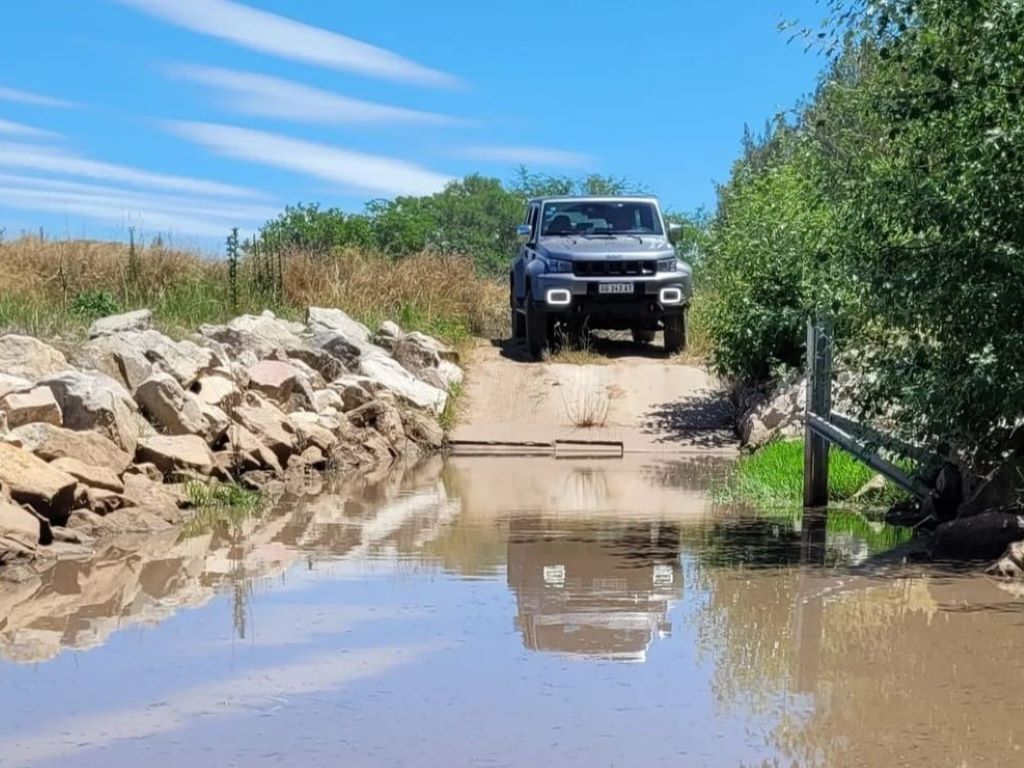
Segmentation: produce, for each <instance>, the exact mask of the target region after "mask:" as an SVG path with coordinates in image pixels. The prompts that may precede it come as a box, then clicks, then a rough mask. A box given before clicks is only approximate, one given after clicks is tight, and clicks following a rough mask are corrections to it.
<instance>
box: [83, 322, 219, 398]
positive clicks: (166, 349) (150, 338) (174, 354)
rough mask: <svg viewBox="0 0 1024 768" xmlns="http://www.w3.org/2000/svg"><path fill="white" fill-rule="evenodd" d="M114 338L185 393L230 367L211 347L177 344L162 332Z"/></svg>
mask: <svg viewBox="0 0 1024 768" xmlns="http://www.w3.org/2000/svg"><path fill="white" fill-rule="evenodd" d="M113 338H117V339H119V340H120V341H121V342H123V343H124V344H128V345H130V346H131V347H132V348H134V349H135V350H136V351H138V352H141V353H142V355H143V356H144V357H145V358H146V360H148V361H149V362H150V363H151V364H152V365H154V366H156V367H157V368H159V369H160V370H161V371H163V372H164V373H167V374H170V375H171V376H173V377H174V378H175V379H177V381H178V383H179V384H181V386H182V388H184V389H188V388H189V387H191V386H192V384H193V383H194V382H195V380H196V379H198V378H199V376H200V375H202V374H203V373H206V372H207V371H209V370H212V369H214V368H217V367H220V366H223V365H226V364H227V361H226V360H221V359H220V357H218V355H217V354H216V353H215V352H214V351H213V350H212V349H209V348H208V347H201V346H199V345H198V344H196V343H195V342H193V341H188V340H184V341H174V340H173V339H170V338H168V337H167V336H164V335H163V334H162V333H160V332H158V331H153V330H149V331H129V332H125V333H122V334H119V335H118V336H116V337H113ZM92 343H95V342H90V344H92Z"/></svg>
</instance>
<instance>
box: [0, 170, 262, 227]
mask: <svg viewBox="0 0 1024 768" xmlns="http://www.w3.org/2000/svg"><path fill="white" fill-rule="evenodd" d="M0 206H2V207H6V208H12V209H16V210H23V211H37V212H46V213H57V214H67V215H74V216H81V217H82V218H85V219H89V220H92V221H97V222H100V223H103V224H112V225H115V226H124V225H130V224H134V225H137V226H139V227H140V228H141V229H144V230H149V231H167V232H174V233H177V234H188V235H198V236H202V237H218V238H219V237H223V236H225V235H226V234H227V232H228V231H229V230H230V229H231V227H235V226H237V227H240V228H243V229H248V228H250V227H254V226H255V225H259V224H261V223H262V222H264V221H266V220H267V219H269V218H272V217H273V216H275V215H277V213H278V211H277V210H276V209H274V208H270V207H265V206H254V205H245V204H235V203H231V202H225V201H223V200H216V199H209V198H200V197H183V196H178V195H161V194H150V193H140V192H136V191H133V190H125V189H119V188H116V187H109V186H102V185H93V184H82V183H80V182H74V181H67V180H63V179H46V178H39V177H33V176H20V175H13V174H0Z"/></svg>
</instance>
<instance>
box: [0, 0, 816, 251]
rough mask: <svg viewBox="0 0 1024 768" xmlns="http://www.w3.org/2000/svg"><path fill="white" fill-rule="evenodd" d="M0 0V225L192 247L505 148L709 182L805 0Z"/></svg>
mask: <svg viewBox="0 0 1024 768" xmlns="http://www.w3.org/2000/svg"><path fill="white" fill-rule="evenodd" d="M10 6H11V7H9V8H7V9H5V20H6V23H5V25H4V30H3V32H0V42H2V45H3V54H2V56H3V60H4V62H3V67H2V69H0V227H4V228H5V229H6V232H7V235H8V236H12V235H16V234H17V233H19V232H21V231H23V230H26V231H35V230H37V229H38V228H39V227H40V226H42V227H44V228H45V229H46V231H47V232H48V233H50V234H52V235H54V236H70V237H78V236H90V237H126V236H127V229H128V227H129V226H134V227H135V228H136V230H137V231H138V232H140V233H142V234H143V235H144V236H150V237H151V236H153V235H154V234H156V233H158V232H160V233H168V232H170V233H172V234H173V236H174V237H175V238H176V239H177V240H178V241H179V242H181V241H184V242H191V243H195V244H200V245H214V244H216V243H218V242H220V241H221V240H222V238H223V236H224V234H225V233H226V232H227V231H228V229H229V228H230V226H231V225H237V226H240V227H241V228H242V229H243V230H249V229H252V228H254V227H256V226H258V225H259V224H260V223H261V222H262V221H263V220H265V219H266V218H267V217H269V216H272V215H273V214H274V213H275V212H276V211H278V210H280V209H281V208H282V207H283V206H284V205H285V204H287V203H295V202H299V201H304V202H319V203H321V204H323V205H337V206H339V207H342V208H344V209H347V210H359V209H360V208H361V207H362V204H363V203H364V202H365V201H366V200H368V199H371V198H376V197H391V196H394V195H396V194H424V193H429V192H432V191H435V190H437V189H439V188H440V187H442V186H443V185H444V183H445V182H446V180H448V179H450V178H456V177H459V176H463V175H465V174H467V173H472V172H475V171H479V172H482V173H486V174H489V175H495V176H498V177H501V178H508V177H510V176H511V175H512V173H513V172H514V170H515V168H516V167H517V166H518V165H519V164H525V165H527V166H528V167H530V169H531V170H535V171H541V172H548V173H559V174H561V173H569V174H581V173H589V172H597V173H607V174H614V175H621V176H628V177H630V178H633V179H636V180H638V181H640V182H642V183H643V184H645V185H646V186H647V187H648V188H650V190H651V191H652V192H654V193H655V194H658V195H659V196H660V197H661V198H662V200H663V201H664V202H665V203H666V205H667V206H669V207H671V208H673V209H675V210H692V209H695V208H698V207H701V206H705V207H711V206H712V205H713V204H714V182H715V181H722V180H724V179H725V178H726V176H727V174H728V170H729V166H730V163H731V162H732V160H733V158H734V157H735V155H736V152H737V150H738V147H739V139H740V136H741V134H742V130H743V125H744V123H750V124H752V125H754V126H760V125H761V124H762V123H763V121H764V120H765V119H766V118H767V117H769V116H771V115H772V114H774V113H775V112H777V111H778V110H780V109H785V108H789V107H791V106H792V105H793V104H794V103H795V102H796V100H797V99H798V98H800V97H801V96H802V95H804V94H806V93H807V92H809V91H810V90H811V89H812V88H813V85H814V80H815V76H816V73H817V71H818V69H819V67H820V61H819V60H817V59H816V58H815V57H814V56H813V55H811V54H807V53H805V52H804V51H803V48H802V46H800V45H799V44H787V42H786V38H785V36H784V35H783V34H781V33H779V32H778V31H777V30H776V26H777V24H778V22H779V21H780V20H783V19H799V20H801V21H804V22H814V21H816V20H817V19H819V17H820V16H821V15H822V9H821V7H820V6H819V5H818V4H817V3H816V2H815V0H718V1H717V2H704V1H701V2H695V1H693V0H647V2H644V3H636V2H632V1H631V0H615V1H612V0H590V1H588V2H584V1H583V0H561V2H552V1H551V0H518V1H517V2H510V1H507V0H490V1H489V2H486V3H478V2H473V3H471V2H468V0H429V1H424V2H419V1H416V2H414V1H413V0H374V2H351V1H350V0H335V1H333V2H325V1H324V0H246V1H245V3H240V2H234V0H35V1H34V2H18V3H11V4H10Z"/></svg>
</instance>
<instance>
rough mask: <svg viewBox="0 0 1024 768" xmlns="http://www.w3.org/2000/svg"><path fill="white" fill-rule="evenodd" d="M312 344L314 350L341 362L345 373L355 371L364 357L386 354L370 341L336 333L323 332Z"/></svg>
mask: <svg viewBox="0 0 1024 768" xmlns="http://www.w3.org/2000/svg"><path fill="white" fill-rule="evenodd" d="M311 343H312V345H313V347H314V348H316V349H319V350H321V351H323V352H325V353H327V354H329V355H331V356H332V357H334V358H335V359H337V360H340V361H341V363H342V364H343V367H344V370H345V371H349V370H353V369H355V368H356V367H357V366H358V365H359V361H360V360H361V359H363V358H364V357H367V356H369V355H373V354H378V355H384V354H385V352H384V350H383V349H380V348H379V347H375V346H373V345H372V344H371V343H370V342H368V341H359V340H357V339H350V338H349V337H348V336H344V335H342V334H340V333H338V332H336V331H321V332H320V333H317V334H316V335H315V336H313V339H312V342H311ZM343 373H344V371H343V372H342V374H339V375H343ZM333 378H337V377H333ZM332 380H333V379H332Z"/></svg>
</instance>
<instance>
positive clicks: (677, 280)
mask: <svg viewBox="0 0 1024 768" xmlns="http://www.w3.org/2000/svg"><path fill="white" fill-rule="evenodd" d="M677 231H678V227H677V226H675V225H672V226H670V227H666V226H665V221H664V218H663V217H662V215H661V209H660V208H659V206H658V201H657V200H656V199H655V198H652V197H551V198H542V199H537V200H531V201H530V203H529V206H528V208H527V212H526V221H525V223H524V224H522V225H520V226H519V230H518V234H519V238H520V241H521V242H522V245H521V247H520V249H519V254H518V256H516V259H515V261H514V262H513V264H512V270H511V273H510V275H509V294H510V296H509V303H510V305H511V310H512V336H513V338H517V339H519V338H524V337H525V339H526V342H527V345H528V346H529V349H530V353H531V354H532V355H533V356H534V357H541V356H543V355H544V353H545V352H546V351H547V350H548V348H549V346H550V344H551V340H552V338H553V337H554V334H555V331H556V329H558V328H559V327H560V326H561V327H563V328H564V330H567V331H569V332H578V331H581V330H583V329H587V328H593V329H608V330H628V331H632V332H633V338H634V340H636V341H638V342H641V341H643V342H647V341H652V340H653V337H654V333H655V332H656V331H659V330H661V331H664V334H665V349H666V351H668V352H670V353H672V352H678V351H680V350H682V349H683V348H684V347H685V346H686V334H687V320H688V311H689V306H690V299H691V297H692V295H693V279H692V272H691V270H690V267H689V266H687V265H686V264H683V263H682V262H680V261H678V260H677V259H676V252H675V248H674V247H673V245H672V242H671V240H672V239H674V237H675V234H676V232H677Z"/></svg>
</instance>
